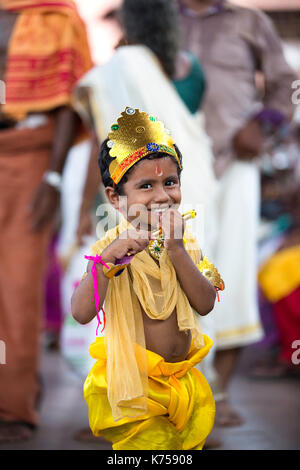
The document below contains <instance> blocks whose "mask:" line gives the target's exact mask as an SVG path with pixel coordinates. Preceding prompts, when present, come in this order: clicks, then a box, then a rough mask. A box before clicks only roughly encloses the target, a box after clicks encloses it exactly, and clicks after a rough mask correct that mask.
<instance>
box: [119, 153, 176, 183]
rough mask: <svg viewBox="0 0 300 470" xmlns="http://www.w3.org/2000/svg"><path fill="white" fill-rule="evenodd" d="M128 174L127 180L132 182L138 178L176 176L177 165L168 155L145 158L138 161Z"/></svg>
mask: <svg viewBox="0 0 300 470" xmlns="http://www.w3.org/2000/svg"><path fill="white" fill-rule="evenodd" d="M128 176H129V177H128V181H130V180H131V181H132V182H134V181H136V180H138V179H146V178H151V179H153V178H155V179H156V178H157V177H161V176H163V177H164V178H168V177H171V176H177V165H176V163H175V162H174V161H173V160H172V158H170V157H161V158H155V159H153V160H148V159H147V160H143V161H141V162H139V164H138V165H136V167H135V168H133V171H132V173H131V174H130V175H128Z"/></svg>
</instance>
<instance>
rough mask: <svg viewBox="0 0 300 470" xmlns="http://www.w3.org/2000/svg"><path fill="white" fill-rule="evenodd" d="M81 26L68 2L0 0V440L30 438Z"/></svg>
mask: <svg viewBox="0 0 300 470" xmlns="http://www.w3.org/2000/svg"><path fill="white" fill-rule="evenodd" d="M91 66H92V61H91V57H90V52H89V46H88V42H87V37H86V32H85V27H84V25H83V23H82V20H81V19H80V17H79V15H78V13H77V10H76V6H75V4H74V2H73V1H64V0H63V1H61V2H60V3H59V4H58V3H57V2H55V1H52V0H50V1H48V2H47V3H46V4H44V3H41V2H39V1H37V0H35V1H34V0H31V1H30V0H1V1H0V79H1V80H4V81H5V84H6V100H5V101H6V102H5V104H3V105H2V106H0V168H1V171H0V188H1V201H0V222H1V235H0V249H1V266H2V270H1V277H0V309H1V315H0V332H1V339H2V340H3V341H5V344H6V354H7V358H6V362H7V363H6V365H5V366H4V367H1V369H0V382H1V387H0V442H4V441H18V440H23V439H27V438H29V437H30V436H31V435H32V432H33V429H34V428H35V427H36V426H37V425H38V423H39V415H38V410H37V405H38V398H39V396H40V394H41V384H40V380H39V375H38V365H39V339H40V328H41V320H42V313H43V303H44V302H43V300H44V294H43V291H44V279H45V277H44V276H45V268H46V264H47V250H48V244H49V239H50V236H51V232H52V226H53V221H54V217H55V215H56V211H57V209H58V207H59V201H60V194H59V190H60V184H61V173H62V171H63V167H64V162H65V158H66V155H67V153H68V151H69V149H70V147H71V145H72V144H73V141H74V139H75V137H76V135H77V134H78V131H79V127H78V126H79V120H78V117H77V116H76V114H75V112H74V111H73V109H72V107H71V94H72V89H73V87H74V85H75V83H76V81H77V80H78V79H79V78H80V77H81V76H82V75H83V74H84V73H85V72H86V71H87V70H89V69H90V68H91Z"/></svg>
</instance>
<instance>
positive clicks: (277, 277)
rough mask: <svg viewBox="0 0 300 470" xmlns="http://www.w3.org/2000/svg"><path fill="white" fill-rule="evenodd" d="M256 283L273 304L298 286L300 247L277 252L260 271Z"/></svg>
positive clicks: (299, 283) (299, 284)
mask: <svg viewBox="0 0 300 470" xmlns="http://www.w3.org/2000/svg"><path fill="white" fill-rule="evenodd" d="M258 281H259V284H260V286H261V288H262V290H263V293H264V295H265V296H266V298H267V299H268V300H270V301H271V302H273V303H275V302H278V301H279V300H280V299H282V298H284V297H286V296H287V295H289V294H290V293H291V292H293V291H294V290H295V289H297V287H299V286H300V246H295V247H291V248H287V249H285V250H282V251H278V253H276V254H275V255H273V256H272V257H271V258H270V259H269V260H268V261H267V262H266V263H265V264H264V265H263V267H262V268H261V269H260V271H259V273H258Z"/></svg>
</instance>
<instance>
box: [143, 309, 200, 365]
mask: <svg viewBox="0 0 300 470" xmlns="http://www.w3.org/2000/svg"><path fill="white" fill-rule="evenodd" d="M142 314H143V322H144V330H145V341H146V348H147V349H148V350H150V351H153V352H155V353H156V354H159V355H160V356H162V357H163V358H164V359H165V361H166V362H180V361H183V360H184V359H186V357H187V354H188V352H189V349H190V345H191V332H190V331H187V332H184V331H179V329H178V324H177V315H176V310H174V312H173V313H172V315H170V316H169V318H167V320H152V319H151V318H149V317H148V316H147V315H146V313H145V312H144V311H143V309H142Z"/></svg>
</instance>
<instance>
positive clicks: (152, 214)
mask: <svg viewBox="0 0 300 470" xmlns="http://www.w3.org/2000/svg"><path fill="white" fill-rule="evenodd" d="M99 166H100V171H101V176H102V181H103V184H104V186H105V192H106V196H107V198H108V200H109V202H110V204H111V205H112V206H113V207H114V208H115V209H117V210H118V211H119V212H121V214H122V216H123V217H122V220H121V222H120V224H119V225H118V226H117V227H115V228H113V229H111V230H109V231H108V232H107V233H106V235H105V237H104V238H103V239H101V240H99V241H98V242H96V243H95V245H94V246H93V247H92V256H90V257H87V258H88V259H89V260H90V261H89V263H88V267H87V272H86V273H85V275H84V277H83V279H82V281H81V282H80V284H79V285H78V287H77V289H76V290H75V292H74V294H73V297H72V313H73V316H74V318H75V319H76V320H77V321H78V322H79V323H81V324H86V323H88V322H90V321H91V320H92V319H93V318H94V317H95V315H98V312H99V307H101V306H102V305H103V304H104V302H105V304H104V309H105V314H104V315H103V320H106V322H105V331H104V336H103V337H99V338H97V339H96V341H95V342H94V343H93V344H92V345H91V347H90V354H91V356H92V357H93V358H95V359H97V362H96V363H95V364H94V366H93V367H92V369H91V371H90V373H89V375H88V377H87V379H86V381H85V384H84V397H85V400H86V401H87V404H88V407H89V421H90V427H91V430H92V432H93V434H94V435H95V436H104V437H105V438H106V439H107V440H109V441H111V442H112V445H113V449H114V450H138V449H148V450H157V449H164V450H169V449H170V450H189V449H194V450H200V449H202V448H203V445H204V443H205V440H206V438H207V436H208V435H209V433H210V431H211V429H212V427H213V423H214V415H215V404H214V400H213V396H212V393H211V390H210V387H209V385H208V383H207V381H206V379H205V378H204V376H203V375H202V374H201V373H200V372H199V371H198V370H196V369H195V367H194V366H195V365H196V364H198V363H199V362H201V360H202V359H203V358H204V357H205V356H206V355H207V353H208V352H209V349H210V348H211V346H212V341H211V340H210V339H209V338H208V337H207V336H206V335H205V334H202V333H201V331H200V330H199V323H198V321H197V318H196V316H197V315H207V314H208V313H209V312H210V311H211V310H212V309H213V307H214V303H215V298H216V290H217V291H218V290H222V289H223V288H224V284H223V281H222V279H221V278H220V276H219V273H218V271H217V270H216V269H215V268H214V266H213V265H212V264H211V263H210V262H209V261H208V260H207V258H204V259H202V254H201V250H200V248H199V246H198V244H197V242H196V240H195V239H194V238H193V237H192V236H191V234H190V233H188V231H187V229H186V228H185V220H186V219H187V218H188V217H189V214H187V215H184V216H182V215H181V214H180V213H179V212H178V210H177V208H178V206H179V204H180V201H181V189H180V175H181V171H182V156H181V153H180V151H179V149H178V148H177V146H176V145H175V143H174V141H173V139H172V137H171V135H170V132H169V131H168V130H167V129H165V127H164V125H163V124H162V123H161V122H160V121H157V120H156V119H155V118H154V117H152V116H149V115H148V114H146V113H144V112H140V111H139V110H138V109H133V108H126V109H125V111H124V112H122V115H121V117H120V118H119V119H118V121H117V124H113V125H112V128H111V132H110V133H109V136H108V139H107V140H106V141H105V142H104V143H103V144H102V147H101V152H100V157H99ZM137 212H138V213H139V217H138V226H137V224H136V220H137V219H136V214H137ZM192 215H195V214H192ZM94 300H95V303H96V309H95V303H94ZM103 312H104V311H103ZM98 318H99V317H98ZM99 321H100V318H99Z"/></svg>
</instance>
